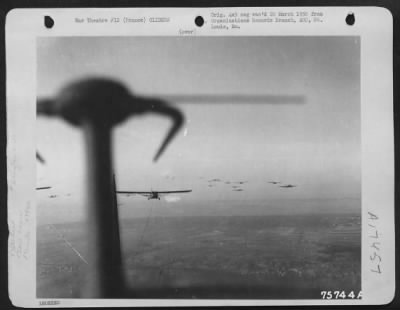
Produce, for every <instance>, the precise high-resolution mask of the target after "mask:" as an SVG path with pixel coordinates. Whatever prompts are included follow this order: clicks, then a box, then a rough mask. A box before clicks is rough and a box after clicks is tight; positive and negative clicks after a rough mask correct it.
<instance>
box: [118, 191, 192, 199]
mask: <svg viewBox="0 0 400 310" xmlns="http://www.w3.org/2000/svg"><path fill="white" fill-rule="evenodd" d="M191 191H192V190H191V189H185V190H178V191H149V192H132V191H116V193H117V194H126V195H131V194H132V195H142V196H145V197H147V200H150V199H158V200H161V198H160V196H161V195H168V194H182V193H190V192H191Z"/></svg>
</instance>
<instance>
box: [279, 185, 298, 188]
mask: <svg viewBox="0 0 400 310" xmlns="http://www.w3.org/2000/svg"><path fill="white" fill-rule="evenodd" d="M279 187H283V188H291V187H296V185H292V184H288V185H281V186H279Z"/></svg>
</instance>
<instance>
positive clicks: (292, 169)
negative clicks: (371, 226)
mask: <svg viewBox="0 0 400 310" xmlns="http://www.w3.org/2000/svg"><path fill="white" fill-rule="evenodd" d="M359 55H360V40H359V38H358V37H197V38H193V37H191V38H189V37H162V38H161V37H90V38H85V37H79V38H78V37H64V38H39V39H38V41H37V93H38V96H39V97H46V96H54V95H56V94H57V92H58V90H60V88H62V87H63V86H65V85H66V84H68V83H69V82H71V81H74V80H76V79H79V78H85V77H99V76H101V77H107V78H114V79H116V80H118V81H120V82H121V83H123V84H124V85H125V86H126V87H128V88H129V89H130V91H131V92H132V93H134V94H139V95H149V96H162V95H163V94H171V95H180V94H185V95H193V94H196V95H201V94H221V95H232V94H238V95H241V96H245V95H254V94H255V95H295V96H303V97H304V103H303V104H293V103H274V104H271V103H268V102H266V103H265V104H264V103H251V102H246V101H245V100H244V101H243V103H237V102H236V103H232V104H230V103H218V102H204V103H201V104H200V103H190V102H181V103H179V104H178V103H173V102H172V103H171V104H173V105H174V106H176V107H178V108H179V109H180V110H181V111H182V112H183V113H184V115H185V124H184V126H183V129H182V130H181V131H180V132H179V134H178V136H177V137H176V138H175V139H174V140H173V141H172V143H171V144H170V145H169V147H168V148H167V150H166V152H165V153H164V155H163V156H162V157H161V158H160V160H159V161H158V162H156V163H154V162H153V161H152V158H153V156H154V154H155V152H156V150H157V149H158V146H159V144H160V143H161V141H162V139H163V138H164V135H165V134H166V131H167V130H168V129H169V126H170V121H169V120H168V119H165V118H161V117H159V116H155V115H150V114H149V115H146V116H143V117H136V118H132V119H129V120H127V121H125V122H124V123H122V124H120V125H118V126H117V127H116V128H115V129H114V131H113V139H114V140H113V157H114V170H115V174H116V179H117V188H118V190H132V191H147V190H151V189H153V190H179V189H192V190H193V192H192V193H189V194H181V195H171V196H166V197H164V198H162V200H161V201H158V200H157V201H155V200H151V201H148V200H147V199H146V198H145V197H140V196H130V197H125V196H122V195H119V197H118V201H119V204H120V206H119V212H120V215H121V216H123V217H142V216H147V215H148V214H149V212H152V214H153V215H161V216H193V215H200V216H213V215H227V216H229V215H260V214H261V215H268V214H297V213H319V212H322V213H330V212H360V195H361V162H360V158H361V151H360V144H361V137H360V56H359ZM36 136H37V145H38V149H39V151H40V152H41V154H42V155H43V156H44V157H45V159H46V164H45V165H41V164H39V163H38V164H37V185H38V186H52V189H51V190H48V191H37V197H38V222H39V223H48V222H63V221H66V222H68V221H78V220H81V219H82V216H83V214H84V201H85V200H84V192H85V190H84V189H85V181H84V178H85V174H86V168H85V163H84V154H85V153H84V152H85V145H84V142H83V138H82V130H81V129H80V128H76V127H72V126H70V125H68V124H66V123H65V122H64V121H62V120H59V119H47V118H44V117H40V118H38V121H37V133H36ZM216 178H217V179H220V180H222V181H221V182H208V181H209V180H211V179H216ZM235 181H236V182H237V181H247V183H245V184H242V185H240V188H242V189H243V191H240V192H238V191H233V188H232V185H234V184H225V182H235ZM269 181H280V182H282V184H295V185H296V187H294V188H281V187H279V184H277V185H273V184H271V183H268V182H269ZM211 183H212V184H213V185H214V186H213V187H209V186H208V185H210V184H211ZM236 185H238V184H236ZM50 195H56V197H53V198H50V197H49V196H50Z"/></svg>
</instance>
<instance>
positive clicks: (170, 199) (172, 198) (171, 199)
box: [165, 196, 181, 203]
mask: <svg viewBox="0 0 400 310" xmlns="http://www.w3.org/2000/svg"><path fill="white" fill-rule="evenodd" d="M179 200H181V197H179V196H165V201H166V202H168V203H171V202H178V201H179Z"/></svg>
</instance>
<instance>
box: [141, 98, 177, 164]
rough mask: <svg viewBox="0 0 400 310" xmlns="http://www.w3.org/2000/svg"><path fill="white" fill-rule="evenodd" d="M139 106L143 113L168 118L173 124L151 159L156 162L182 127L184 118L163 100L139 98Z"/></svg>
mask: <svg viewBox="0 0 400 310" xmlns="http://www.w3.org/2000/svg"><path fill="white" fill-rule="evenodd" d="M140 105H141V106H142V107H143V110H144V111H146V112H152V113H157V114H161V115H165V116H168V117H170V118H171V120H172V122H173V124H172V127H171V129H170V130H169V132H168V133H167V135H166V136H165V138H164V141H163V142H162V143H161V145H160V147H159V149H158V151H157V153H156V155H155V156H154V158H153V161H157V160H158V159H159V158H160V156H161V155H162V154H163V153H164V151H165V149H166V148H167V146H168V144H169V143H170V142H171V141H172V139H173V138H174V137H175V135H176V134H177V132H178V131H179V129H180V128H181V127H182V125H183V122H184V120H185V117H184V116H183V113H182V112H181V111H180V110H179V109H177V108H175V107H172V106H170V105H169V104H168V103H167V102H165V101H164V100H160V99H154V98H141V99H140Z"/></svg>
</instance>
